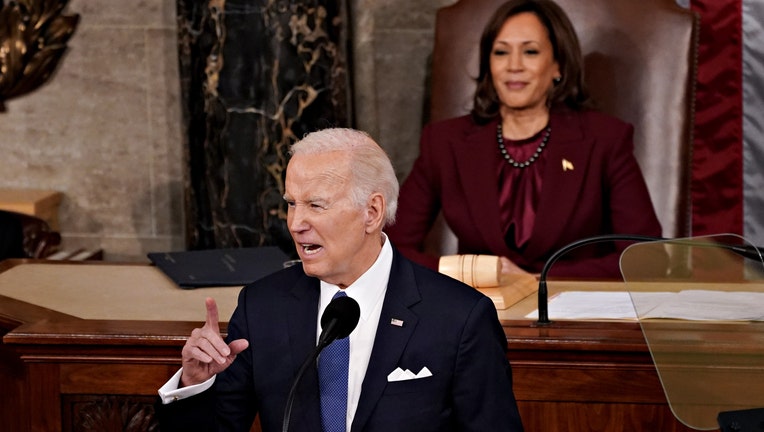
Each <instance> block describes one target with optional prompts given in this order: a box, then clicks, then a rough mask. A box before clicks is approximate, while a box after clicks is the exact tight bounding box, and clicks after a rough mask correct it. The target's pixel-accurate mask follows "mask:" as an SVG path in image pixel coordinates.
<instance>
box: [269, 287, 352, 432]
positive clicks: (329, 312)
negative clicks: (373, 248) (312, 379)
mask: <svg viewBox="0 0 764 432" xmlns="http://www.w3.org/2000/svg"><path fill="white" fill-rule="evenodd" d="M360 317H361V308H360V307H359V306H358V302H356V301H355V300H353V299H352V298H350V297H347V296H344V297H337V298H336V299H334V300H332V301H331V302H329V304H328V305H327V306H326V309H324V314H323V315H321V335H320V336H319V337H318V344H317V345H316V348H315V349H314V350H313V352H312V353H311V354H310V356H308V358H307V359H305V363H303V364H302V366H300V370H299V371H297V376H295V378H294V381H293V382H292V388H291V389H290V390H289V396H287V402H286V407H285V408H284V423H283V424H282V427H281V431H282V432H288V431H289V419H290V417H291V416H292V403H293V402H294V397H295V391H296V390H297V384H298V383H299V382H300V378H302V376H303V374H304V373H305V371H306V370H308V367H309V366H310V365H311V364H313V362H314V361H315V360H316V358H317V357H318V354H319V353H320V352H321V350H323V349H324V348H326V347H327V346H328V345H329V344H330V343H332V342H334V341H335V340H336V339H344V338H346V337H348V336H350V333H351V332H352V331H353V329H355V327H356V326H357V325H358V318H360Z"/></svg>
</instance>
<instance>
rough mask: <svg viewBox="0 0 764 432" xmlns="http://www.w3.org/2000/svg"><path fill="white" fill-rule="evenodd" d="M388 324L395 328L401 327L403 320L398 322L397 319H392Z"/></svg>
mask: <svg viewBox="0 0 764 432" xmlns="http://www.w3.org/2000/svg"><path fill="white" fill-rule="evenodd" d="M390 324H392V325H394V326H396V327H403V320H399V319H398V318H393V319H391V320H390Z"/></svg>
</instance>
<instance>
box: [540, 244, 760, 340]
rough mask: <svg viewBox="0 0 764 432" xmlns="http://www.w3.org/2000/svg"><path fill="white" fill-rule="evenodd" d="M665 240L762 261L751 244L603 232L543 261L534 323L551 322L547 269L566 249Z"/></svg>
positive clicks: (570, 245) (565, 251)
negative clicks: (609, 242)
mask: <svg viewBox="0 0 764 432" xmlns="http://www.w3.org/2000/svg"><path fill="white" fill-rule="evenodd" d="M666 240H670V241H675V242H678V243H679V244H682V243H684V244H688V245H692V246H705V247H721V248H724V249H727V250H730V251H732V252H735V253H736V254H738V255H742V256H744V257H746V258H749V259H753V260H758V261H762V255H761V252H760V249H761V250H764V248H761V247H757V246H753V245H733V244H726V243H706V244H702V243H695V242H688V239H668V238H664V237H652V236H643V235H630V234H603V235H599V236H593V237H586V238H582V239H580V240H577V241H574V242H572V243H570V244H568V245H566V246H564V247H563V248H561V249H560V250H558V251H556V252H555V253H553V254H552V256H550V257H549V259H548V260H547V261H546V263H544V267H543V268H542V269H541V273H540V274H539V289H538V304H537V308H538V321H536V324H537V325H540V326H544V325H548V324H551V321H549V303H548V297H549V291H548V290H547V286H546V279H547V273H549V270H550V269H551V268H552V265H553V264H554V263H555V262H556V261H557V259H558V258H560V257H561V256H563V255H564V254H566V253H567V252H568V251H570V250H572V249H575V248H577V247H579V246H584V245H588V244H593V243H601V242H607V241H634V242H653V241H666ZM683 240H684V242H683Z"/></svg>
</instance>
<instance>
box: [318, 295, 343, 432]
mask: <svg viewBox="0 0 764 432" xmlns="http://www.w3.org/2000/svg"><path fill="white" fill-rule="evenodd" d="M345 296H346V294H345V292H344V291H338V292H337V294H335V295H334V297H332V300H333V299H336V298H337V297H345ZM349 362H350V337H346V338H344V339H337V340H335V341H334V342H332V343H330V344H329V345H328V346H327V347H326V348H324V350H323V351H322V352H321V356H320V357H319V358H318V386H319V393H320V395H321V425H322V426H323V431H324V432H346V430H347V425H346V423H347V420H346V419H347V411H348V363H349Z"/></svg>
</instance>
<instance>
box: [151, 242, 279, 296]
mask: <svg viewBox="0 0 764 432" xmlns="http://www.w3.org/2000/svg"><path fill="white" fill-rule="evenodd" d="M148 257H149V259H150V260H151V262H152V263H154V265H156V266H157V267H158V268H159V269H160V270H162V271H163V272H164V273H165V274H166V275H167V276H168V277H169V278H170V279H172V280H173V281H174V282H175V283H176V284H178V286H180V287H181V288H200V287H211V286H239V285H246V284H248V283H250V282H254V281H256V280H258V279H260V278H262V277H263V276H267V275H269V274H271V273H273V272H275V271H277V270H281V269H282V268H283V266H284V262H285V261H288V260H289V259H290V258H289V256H288V255H287V254H286V253H284V252H283V251H282V250H281V249H279V248H278V247H276V246H261V247H252V248H236V249H208V250H198V251H183V252H151V253H149V254H148Z"/></svg>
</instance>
